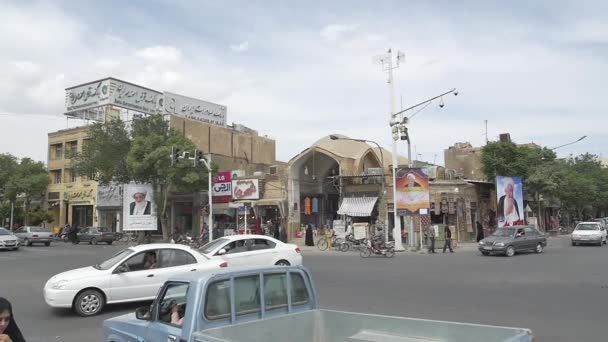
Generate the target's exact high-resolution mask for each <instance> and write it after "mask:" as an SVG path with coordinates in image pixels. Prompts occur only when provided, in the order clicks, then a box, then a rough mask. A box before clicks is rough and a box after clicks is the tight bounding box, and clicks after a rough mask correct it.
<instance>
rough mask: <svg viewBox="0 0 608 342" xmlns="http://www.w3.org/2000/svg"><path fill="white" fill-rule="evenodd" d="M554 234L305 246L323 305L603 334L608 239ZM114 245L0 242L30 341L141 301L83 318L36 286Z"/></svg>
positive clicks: (558, 333)
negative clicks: (399, 247)
mask: <svg viewBox="0 0 608 342" xmlns="http://www.w3.org/2000/svg"><path fill="white" fill-rule="evenodd" d="M567 242H568V241H567V240H553V241H552V245H551V246H550V248H548V249H547V251H546V252H545V253H543V254H540V255H537V254H526V255H517V256H515V257H513V258H505V257H482V256H480V255H479V254H478V253H477V252H476V251H475V250H473V249H460V250H457V252H456V253H454V254H445V255H444V254H441V253H439V254H436V255H426V254H409V253H408V254H398V255H397V256H396V257H395V258H394V259H385V258H382V257H372V258H369V259H361V258H360V257H359V256H358V255H356V254H352V253H346V254H343V253H339V252H318V251H305V252H304V253H305V264H306V266H308V267H309V268H310V269H311V271H312V273H313V276H314V278H315V281H316V284H317V290H318V292H319V294H320V303H321V305H322V306H323V307H325V308H331V309H340V310H348V311H364V312H371V313H377V314H387V315H400V316H409V317H419V318H427V319H439V320H453V321H461V322H471V323H483V324H492V325H508V326H518V327H528V328H531V329H533V331H534V332H535V333H536V335H537V336H538V337H539V340H540V341H600V340H605V339H606V337H605V333H604V330H605V329H606V328H605V327H604V326H605V325H604V324H603V321H604V317H605V316H606V315H605V312H606V306H607V305H608V272H606V264H607V263H606V260H608V247H603V248H600V247H571V246H568V244H567ZM119 248H120V246H110V247H106V246H88V245H79V246H72V245H65V244H63V243H58V244H56V245H53V246H51V247H31V248H22V250H20V251H18V252H0V275H1V277H0V296H7V297H9V298H10V299H11V300H12V301H13V303H14V305H15V311H16V317H17V319H18V323H19V324H20V326H21V328H22V330H23V331H24V332H25V333H26V335H27V336H29V338H28V341H95V340H99V338H100V336H101V329H100V328H101V322H102V320H103V319H105V318H108V317H112V316H116V315H120V314H123V313H127V312H131V311H133V310H134V309H135V308H136V307H137V306H140V305H141V304H131V305H119V306H109V307H108V308H107V310H106V312H105V313H104V314H102V315H99V316H96V317H91V318H80V317H77V316H75V315H74V314H72V313H71V312H70V311H69V310H53V309H51V308H49V307H47V306H46V304H45V303H44V299H43V298H42V286H43V284H44V282H45V281H46V280H47V279H48V278H49V277H50V276H52V275H53V274H55V273H57V272H60V271H63V270H67V269H71V268H75V267H79V266H84V265H90V264H93V263H97V262H98V261H100V260H101V259H104V258H106V257H109V256H110V255H111V254H113V253H114V252H116V251H117V250H118V249H119Z"/></svg>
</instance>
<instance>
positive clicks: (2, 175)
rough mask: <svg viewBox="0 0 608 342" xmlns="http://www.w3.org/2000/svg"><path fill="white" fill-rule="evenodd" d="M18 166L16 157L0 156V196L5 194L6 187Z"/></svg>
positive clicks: (10, 155)
mask: <svg viewBox="0 0 608 342" xmlns="http://www.w3.org/2000/svg"><path fill="white" fill-rule="evenodd" d="M18 165H19V163H18V161H17V157H15V156H13V155H12V154H8V153H2V154H0V195H3V194H4V193H5V188H6V185H7V183H8V181H9V179H10V178H11V176H12V175H13V174H14V173H15V169H17V166H18Z"/></svg>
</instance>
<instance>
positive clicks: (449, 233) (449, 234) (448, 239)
mask: <svg viewBox="0 0 608 342" xmlns="http://www.w3.org/2000/svg"><path fill="white" fill-rule="evenodd" d="M448 247H449V248H450V253H454V251H453V250H452V231H451V230H450V227H447V226H446V227H445V244H444V245H443V253H445V249H446V248H448Z"/></svg>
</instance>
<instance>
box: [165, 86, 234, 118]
mask: <svg viewBox="0 0 608 342" xmlns="http://www.w3.org/2000/svg"><path fill="white" fill-rule="evenodd" d="M159 107H160V108H159V109H160V111H161V112H163V113H166V114H174V115H177V116H181V117H184V118H187V119H191V120H197V121H201V122H206V123H210V124H213V125H217V126H226V111H227V109H226V106H223V105H219V104H216V103H211V102H207V101H202V100H198V99H194V98H191V97H187V96H182V95H178V94H174V93H170V92H167V91H166V92H165V93H164V97H163V100H162V101H160V102H159Z"/></svg>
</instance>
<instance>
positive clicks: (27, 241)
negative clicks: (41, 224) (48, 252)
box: [23, 239, 32, 247]
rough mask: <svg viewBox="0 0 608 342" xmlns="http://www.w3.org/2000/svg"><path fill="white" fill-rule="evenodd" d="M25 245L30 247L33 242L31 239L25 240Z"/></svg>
mask: <svg viewBox="0 0 608 342" xmlns="http://www.w3.org/2000/svg"><path fill="white" fill-rule="evenodd" d="M23 243H24V244H25V245H26V246H28V247H29V246H31V245H32V242H31V241H30V240H29V239H25V240H23Z"/></svg>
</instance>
